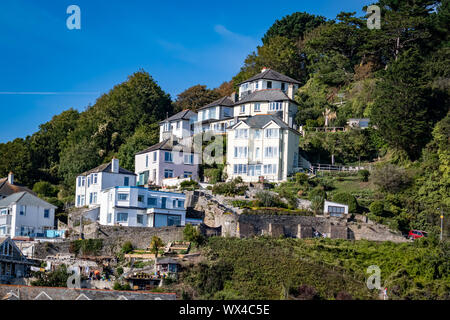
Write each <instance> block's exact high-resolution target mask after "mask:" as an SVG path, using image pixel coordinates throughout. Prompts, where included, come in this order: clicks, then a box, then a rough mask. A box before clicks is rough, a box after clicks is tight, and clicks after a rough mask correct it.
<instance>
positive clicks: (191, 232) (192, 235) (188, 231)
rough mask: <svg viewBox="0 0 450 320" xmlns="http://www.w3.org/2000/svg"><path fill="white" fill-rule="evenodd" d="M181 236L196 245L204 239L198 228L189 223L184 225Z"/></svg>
mask: <svg viewBox="0 0 450 320" xmlns="http://www.w3.org/2000/svg"><path fill="white" fill-rule="evenodd" d="M183 236H184V240H186V241H189V242H192V243H193V244H195V245H196V246H199V245H201V244H202V243H203V242H204V240H205V239H204V237H203V235H202V234H201V232H200V230H199V229H198V228H196V227H194V226H193V225H191V224H187V225H186V226H185V227H184V230H183Z"/></svg>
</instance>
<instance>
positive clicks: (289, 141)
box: [227, 122, 299, 182]
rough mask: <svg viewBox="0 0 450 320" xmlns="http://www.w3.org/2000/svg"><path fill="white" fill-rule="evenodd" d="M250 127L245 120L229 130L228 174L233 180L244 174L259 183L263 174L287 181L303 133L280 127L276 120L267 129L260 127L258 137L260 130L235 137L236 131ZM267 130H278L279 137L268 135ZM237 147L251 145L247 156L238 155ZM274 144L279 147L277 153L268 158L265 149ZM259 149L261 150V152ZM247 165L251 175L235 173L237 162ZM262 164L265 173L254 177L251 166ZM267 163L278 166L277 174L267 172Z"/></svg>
mask: <svg viewBox="0 0 450 320" xmlns="http://www.w3.org/2000/svg"><path fill="white" fill-rule="evenodd" d="M243 128H247V129H248V126H247V125H246V124H245V123H241V124H240V125H239V126H238V127H236V128H235V129H234V130H229V131H228V132H227V137H228V139H227V141H228V142H227V174H228V178H229V179H233V178H236V177H238V176H240V177H241V178H242V179H243V180H244V181H247V182H256V181H258V179H259V176H264V177H265V179H267V180H269V181H285V180H287V176H288V175H291V174H292V173H293V167H294V166H293V161H294V153H295V152H297V153H298V144H299V136H298V135H297V134H295V133H294V132H292V131H290V130H286V129H283V130H282V129H280V128H279V126H278V125H277V124H275V123H273V122H272V123H270V124H269V125H268V126H266V127H265V128H264V129H259V131H260V135H259V138H257V137H256V134H255V131H256V130H257V129H254V128H252V129H249V138H248V139H245V138H244V139H240V138H237V139H236V138H235V132H234V131H235V130H236V129H243ZM266 129H278V130H279V131H278V137H277V138H266V137H265V130H266ZM235 147H247V157H246V158H235V152H234V150H235ZM267 147H273V148H276V149H277V155H274V156H273V157H270V158H269V157H265V149H266V148H267ZM257 148H258V149H259V151H257ZM237 164H247V174H239V173H237V174H235V173H234V165H237ZM253 164H254V165H261V174H257V173H256V172H255V174H254V176H251V175H250V170H249V167H248V166H249V165H253ZM264 165H276V171H275V173H270V174H269V173H264Z"/></svg>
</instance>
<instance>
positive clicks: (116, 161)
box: [111, 157, 119, 173]
mask: <svg viewBox="0 0 450 320" xmlns="http://www.w3.org/2000/svg"><path fill="white" fill-rule="evenodd" d="M111 172H112V173H119V159H116V157H113V158H112V160H111Z"/></svg>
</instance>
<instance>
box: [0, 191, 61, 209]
mask: <svg viewBox="0 0 450 320" xmlns="http://www.w3.org/2000/svg"><path fill="white" fill-rule="evenodd" d="M18 201H25V202H26V204H27V205H34V206H36V207H39V206H40V207H42V206H47V207H50V208H53V209H56V208H57V207H56V206H54V205H52V204H51V203H48V202H47V201H44V200H42V199H41V198H38V197H37V196H35V195H33V194H31V193H29V192H26V191H22V192H17V193H14V194H12V195H10V196H8V197H6V198H4V199H1V200H0V208H4V207H7V206H9V205H10V204H11V203H14V202H18Z"/></svg>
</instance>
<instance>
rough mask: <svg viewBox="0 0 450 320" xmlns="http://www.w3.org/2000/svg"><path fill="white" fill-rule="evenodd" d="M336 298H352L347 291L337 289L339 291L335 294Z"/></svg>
mask: <svg viewBox="0 0 450 320" xmlns="http://www.w3.org/2000/svg"><path fill="white" fill-rule="evenodd" d="M336 300H353V297H352V295H351V294H350V293H348V292H345V291H339V293H338V294H337V295H336Z"/></svg>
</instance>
